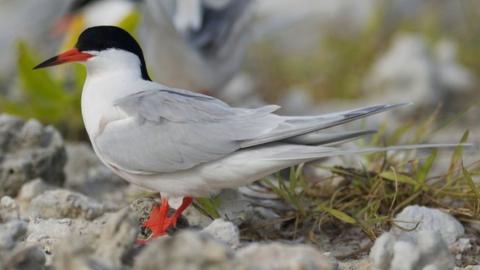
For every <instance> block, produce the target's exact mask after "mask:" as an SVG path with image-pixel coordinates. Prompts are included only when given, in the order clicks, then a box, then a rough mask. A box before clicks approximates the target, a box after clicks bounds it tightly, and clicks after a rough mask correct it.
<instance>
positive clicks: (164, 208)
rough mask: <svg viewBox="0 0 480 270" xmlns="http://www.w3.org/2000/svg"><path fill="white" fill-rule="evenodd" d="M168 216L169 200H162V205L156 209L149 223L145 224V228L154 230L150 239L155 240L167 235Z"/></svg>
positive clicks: (149, 218) (153, 210) (151, 214)
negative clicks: (165, 228)
mask: <svg viewBox="0 0 480 270" xmlns="http://www.w3.org/2000/svg"><path fill="white" fill-rule="evenodd" d="M167 214H168V199H167V198H162V201H161V203H160V205H158V206H156V207H154V208H153V209H152V212H150V216H149V217H148V219H147V221H145V223H144V224H143V225H144V226H145V227H147V228H149V229H150V230H152V235H151V236H150V238H152V237H153V238H155V237H158V236H161V235H164V234H165V230H164V229H163V228H164V227H165V223H166V221H167Z"/></svg>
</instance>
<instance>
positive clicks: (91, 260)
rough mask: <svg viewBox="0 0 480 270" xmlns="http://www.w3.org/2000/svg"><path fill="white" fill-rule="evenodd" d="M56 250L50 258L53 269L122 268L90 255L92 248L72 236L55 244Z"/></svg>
mask: <svg viewBox="0 0 480 270" xmlns="http://www.w3.org/2000/svg"><path fill="white" fill-rule="evenodd" d="M56 250H57V252H56V253H55V255H54V256H53V258H52V262H51V265H52V268H53V270H63V269H72V270H114V269H115V270H116V269H122V268H111V267H110V266H109V265H106V264H105V262H104V261H102V260H99V259H98V258H95V257H92V256H91V254H92V252H93V251H92V249H91V247H89V246H88V245H86V244H85V243H83V242H82V241H78V240H77V241H75V239H74V238H69V239H65V240H63V241H61V242H59V243H58V244H57V246H56Z"/></svg>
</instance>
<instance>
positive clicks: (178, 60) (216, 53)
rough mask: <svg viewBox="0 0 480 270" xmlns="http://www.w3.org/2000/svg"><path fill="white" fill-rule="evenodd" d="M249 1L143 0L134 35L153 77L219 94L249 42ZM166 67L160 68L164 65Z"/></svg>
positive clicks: (250, 8) (250, 38)
mask: <svg viewBox="0 0 480 270" xmlns="http://www.w3.org/2000/svg"><path fill="white" fill-rule="evenodd" d="M253 3H254V1H252V0H177V1H171V0H144V1H143V3H142V5H140V10H141V13H142V20H141V22H140V25H139V27H138V37H139V40H140V42H141V44H142V47H143V48H144V51H145V54H146V57H147V58H149V59H153V60H154V61H152V62H151V63H149V65H150V66H149V68H150V70H151V71H152V76H153V77H154V78H155V79H156V80H158V81H160V82H162V83H164V84H167V85H170V86H172V87H176V88H183V89H189V90H193V91H196V92H201V93H209V94H210V95H218V94H219V93H220V92H221V91H222V90H223V88H224V87H225V86H226V85H227V84H228V82H230V80H231V79H232V78H233V77H234V76H235V75H236V74H237V73H238V71H239V70H240V68H241V67H242V64H243V60H244V58H245V53H246V49H247V47H248V45H249V44H250V43H251V42H252V41H253V35H252V29H253V24H254V20H253V15H254V5H253ZM167 65H168V66H170V68H169V69H168V70H165V69H164V68H163V67H164V66H167Z"/></svg>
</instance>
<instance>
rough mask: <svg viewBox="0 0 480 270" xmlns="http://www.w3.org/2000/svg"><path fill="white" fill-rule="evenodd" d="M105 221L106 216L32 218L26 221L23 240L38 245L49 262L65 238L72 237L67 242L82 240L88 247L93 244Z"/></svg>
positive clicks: (98, 236)
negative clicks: (89, 217) (86, 218)
mask: <svg viewBox="0 0 480 270" xmlns="http://www.w3.org/2000/svg"><path fill="white" fill-rule="evenodd" d="M106 221H107V220H106V218H99V219H96V220H94V221H86V220H83V219H68V218H65V219H42V218H34V219H31V220H30V222H29V223H28V231H27V237H26V240H25V242H26V243H27V244H28V245H39V246H40V247H41V248H42V250H43V251H44V253H45V254H46V255H47V262H50V261H51V256H52V255H54V254H55V253H56V251H58V249H56V248H55V247H56V246H57V245H59V243H61V242H62V241H66V240H67V239H73V240H72V241H69V244H72V243H73V242H82V244H85V245H87V246H89V247H93V246H95V244H96V243H97V239H99V238H100V235H101V230H102V228H103V225H104V224H105V223H106Z"/></svg>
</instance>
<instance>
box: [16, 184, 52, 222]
mask: <svg viewBox="0 0 480 270" xmlns="http://www.w3.org/2000/svg"><path fill="white" fill-rule="evenodd" d="M51 189H55V187H54V186H51V185H49V184H47V183H45V181H43V180H42V179H41V178H37V179H34V180H32V181H30V182H28V183H26V184H24V185H23V186H22V188H21V189H20V192H19V193H18V196H17V200H18V203H19V204H20V213H21V215H22V216H28V208H29V207H30V202H31V201H32V199H33V198H35V197H37V196H38V195H40V194H42V193H43V192H45V191H47V190H51Z"/></svg>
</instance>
